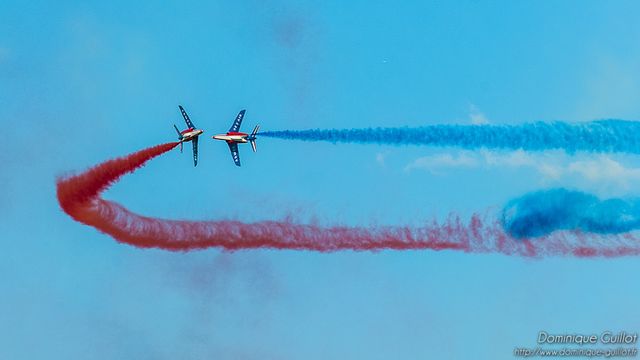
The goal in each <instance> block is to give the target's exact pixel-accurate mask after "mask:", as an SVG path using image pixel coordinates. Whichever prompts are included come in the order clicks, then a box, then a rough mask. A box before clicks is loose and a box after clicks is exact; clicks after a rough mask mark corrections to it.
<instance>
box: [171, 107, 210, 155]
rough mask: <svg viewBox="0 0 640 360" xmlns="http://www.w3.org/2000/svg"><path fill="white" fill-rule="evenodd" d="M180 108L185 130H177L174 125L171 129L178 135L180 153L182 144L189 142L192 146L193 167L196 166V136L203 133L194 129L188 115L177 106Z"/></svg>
mask: <svg viewBox="0 0 640 360" xmlns="http://www.w3.org/2000/svg"><path fill="white" fill-rule="evenodd" d="M178 107H179V108H180V112H181V113H182V117H183V118H184V122H185V123H187V129H186V130H182V131H180V130H178V127H177V126H176V125H175V124H174V125H173V127H174V128H175V129H176V132H177V133H178V141H180V152H182V143H185V142H189V141H191V143H192V144H193V166H197V165H198V136H200V134H202V133H203V132H204V130H201V129H196V127H195V126H194V125H193V123H192V122H191V119H189V115H187V112H186V111H184V108H183V107H182V105H178Z"/></svg>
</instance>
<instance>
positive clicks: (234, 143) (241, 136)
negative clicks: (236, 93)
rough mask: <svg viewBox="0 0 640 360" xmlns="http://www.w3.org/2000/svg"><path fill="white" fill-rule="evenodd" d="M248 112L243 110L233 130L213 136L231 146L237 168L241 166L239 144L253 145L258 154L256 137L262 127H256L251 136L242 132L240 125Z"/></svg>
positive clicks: (232, 126)
mask: <svg viewBox="0 0 640 360" xmlns="http://www.w3.org/2000/svg"><path fill="white" fill-rule="evenodd" d="M245 112H246V110H242V111H240V112H239V113H238V116H236V119H235V120H234V121H233V124H232V125H231V128H230V129H229V131H228V132H227V133H226V134H218V135H214V136H212V138H213V139H215V140H224V141H226V142H227V145H229V150H231V157H232V158H233V162H234V163H235V164H236V166H240V154H239V153H238V144H245V143H251V148H252V149H253V152H256V135H257V134H258V130H259V129H260V125H256V127H255V128H253V131H252V132H251V134H247V133H242V132H240V125H242V119H243V118H244V113H245Z"/></svg>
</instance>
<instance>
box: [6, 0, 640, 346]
mask: <svg viewBox="0 0 640 360" xmlns="http://www.w3.org/2000/svg"><path fill="white" fill-rule="evenodd" d="M638 10H639V9H638V5H637V4H636V3H635V2H623V1H619V2H615V3H611V2H608V3H605V2H590V1H564V2H551V1H540V2H535V3H534V2H520V1H518V2H516V1H509V2H506V1H503V2H498V1H496V2H490V3H485V4H478V3H477V2H471V1H469V2H462V1H459V2H446V3H445V2H403V3H400V4H399V3H397V2H391V1H376V2H373V3H372V2H365V1H353V2H348V3H347V4H345V3H344V2H338V1H331V2H323V3H317V2H287V1H237V2H224V3H223V2H216V3H211V4H209V5H206V6H203V5H202V4H197V3H192V4H189V3H185V2H171V3H165V4H162V5H158V4H156V3H154V2H138V3H137V4H130V3H129V2H124V1H114V2H108V3H105V2H97V1H88V2H85V3H84V4H82V5H76V4H73V3H71V2H46V1H40V2H31V3H29V4H25V3H24V2H18V1H4V2H2V3H1V4H0V122H1V125H2V128H3V129H4V136H3V139H4V141H3V142H2V143H1V145H0V150H2V151H0V161H1V162H2V166H3V169H2V171H1V172H0V185H2V190H1V191H0V214H2V220H0V230H1V231H2V234H3V236H2V244H3V246H4V248H3V250H2V251H1V252H0V279H1V281H0V293H1V294H2V296H0V319H2V323H3V324H4V326H2V327H0V358H9V359H34V358H47V359H70V358H96V359H100V358H104V359H111V358H118V357H126V358H139V359H146V358H149V359H165V358H166V359H170V358H171V359H173V358H184V359H201V358H207V357H216V358H220V359H253V358H260V359H265V358H266V359H300V358H306V359H327V358H367V359H386V358H430V357H434V358H442V359H447V358H451V359H457V358H469V357H474V358H493V359H501V358H505V359H506V358H511V354H512V351H513V348H514V347H516V346H529V345H531V346H532V345H533V343H534V341H535V336H536V335H537V332H538V331H540V330H548V331H556V332H574V331H575V332H600V331H603V330H608V329H611V330H618V329H620V330H625V329H626V330H629V331H634V330H637V329H638V326H639V325H640V324H638V321H637V319H634V318H633V317H632V316H629V314H631V313H633V310H634V306H636V304H637V303H638V300H640V291H638V289H637V287H634V286H633V285H632V284H633V283H632V281H633V274H636V273H637V272H638V270H640V269H639V266H638V264H637V261H636V259H634V258H623V259H608V260H607V259H599V260H576V259H564V258H551V259H541V260H531V259H521V258H510V257H507V256H503V255H470V254H460V253H454V252H431V251H410V252H396V251H382V252H376V253H366V252H365V253H357V252H341V253H333V254H317V253H309V252H295V251H273V250H260V251H255V250H253V251H240V252H235V253H225V252H221V251H218V250H215V249H212V250H207V251H198V252H193V253H169V252H164V251H159V250H140V249H136V248H133V247H129V246H125V245H120V244H117V243H116V242H115V241H114V240H113V239H111V238H109V237H107V236H104V235H101V234H99V233H97V232H96V231H95V230H94V229H92V228H88V227H85V226H82V225H79V224H77V223H75V222H73V221H72V220H71V219H70V218H68V217H67V216H66V215H65V214H64V213H62V211H61V210H60V209H59V207H58V204H57V202H56V199H55V178H56V177H57V176H60V175H63V174H66V173H68V172H70V171H80V170H82V169H84V168H86V167H88V166H91V165H93V164H96V163H98V162H100V161H103V160H105V159H108V158H110V157H113V156H117V155H122V154H127V153H129V152H132V151H135V150H138V149H141V148H143V147H146V146H149V145H154V144H157V143H160V142H165V141H172V140H174V139H175V132H174V130H173V129H172V124H173V123H177V124H179V125H180V124H181V118H180V114H179V112H178V108H177V105H178V104H182V105H183V106H185V108H186V109H187V111H188V112H189V114H190V115H191V118H192V120H193V121H194V122H195V124H196V125H197V126H199V127H201V128H204V129H205V131H206V132H205V134H204V135H206V138H204V139H202V140H203V141H201V148H200V164H199V165H198V167H197V168H193V167H192V165H191V164H192V163H191V158H190V155H189V154H188V152H187V153H185V154H180V153H179V151H177V150H174V151H172V152H170V153H169V154H166V155H165V156H162V157H160V158H158V159H156V160H154V161H153V162H151V163H150V164H149V165H148V166H147V167H145V168H144V169H142V170H140V171H139V172H137V173H136V174H134V175H132V176H128V177H126V178H125V179H124V180H123V181H122V182H120V183H118V184H117V185H116V186H114V187H113V189H111V190H109V191H108V192H107V194H106V197H107V198H109V199H112V200H116V201H119V202H121V203H123V204H124V205H126V206H127V207H128V208H130V209H131V210H133V211H136V212H140V213H142V214H145V215H150V216H161V217H166V218H177V219H203V220H204V219H221V218H227V219H239V220H243V221H254V220H259V219H278V218H281V217H283V216H287V215H292V216H294V217H295V218H297V219H299V220H300V221H305V222H306V221H320V222H322V223H327V224H336V223H340V224H354V225H362V224H370V223H379V224H391V225H395V224H420V223H422V222H424V221H425V220H430V219H432V218H434V217H435V218H442V217H445V216H446V215H447V214H449V213H450V212H457V213H460V214H462V215H463V216H468V215H469V214H471V213H473V212H481V213H489V214H494V213H497V212H498V211H499V209H500V208H501V207H502V206H503V205H504V204H505V203H506V202H507V201H509V200H510V199H512V198H514V197H517V196H520V195H522V194H524V193H526V192H528V191H534V190H539V189H543V188H549V187H556V186H564V187H568V188H574V189H579V190H585V191H589V192H593V193H595V194H597V195H599V196H603V197H608V196H638V195H639V194H640V186H638V185H637V184H638V181H637V180H638V179H640V161H639V160H638V158H637V157H636V156H631V155H611V154H604V155H593V154H580V153H579V154H573V155H567V154H564V153H561V152H547V153H537V154H536V153H523V152H494V151H477V152H469V151H460V150H458V149H453V148H444V149H442V148H440V149H438V148H427V147H415V146H411V147H409V146H407V147H403V146H400V147H393V146H374V145H351V144H338V145H333V144H328V143H309V142H287V141H282V140H278V139H266V138H265V139H259V140H258V153H257V154H253V153H251V151H250V150H249V149H248V146H245V147H243V148H241V150H240V156H241V159H242V162H243V166H242V168H236V167H235V166H234V165H233V163H232V161H231V158H230V156H229V153H228V149H227V148H226V146H225V145H224V144H221V143H219V142H214V141H213V140H210V139H209V136H211V135H213V134H215V133H218V132H223V131H225V130H226V129H228V127H229V126H230V124H231V121H232V120H233V118H234V116H235V115H236V113H237V112H238V111H239V110H240V109H242V108H246V109H247V115H246V117H245V123H244V126H243V129H244V130H250V129H251V127H252V126H253V125H254V124H255V123H257V122H259V123H260V124H261V125H262V127H263V129H264V130H281V129H307V128H334V127H335V128H352V127H354V128H355V127H369V126H420V125H425V124H438V123H463V124H471V123H473V122H489V123H497V124H503V123H513V124H517V123H522V122H529V121H537V120H544V121H550V120H565V121H570V122H576V121H587V120H593V119H602V118H623V119H629V120H632V119H638V118H640V105H638V99H640V75H639V74H640V61H638V60H640V50H639V49H640V48H639V47H638V44H639V43H640V41H639V40H640V25H638V22H637V17H636V16H635V14H637V13H638Z"/></svg>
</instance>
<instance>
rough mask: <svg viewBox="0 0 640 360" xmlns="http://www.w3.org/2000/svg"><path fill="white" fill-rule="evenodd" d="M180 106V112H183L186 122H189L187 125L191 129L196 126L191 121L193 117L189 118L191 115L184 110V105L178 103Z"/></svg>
mask: <svg viewBox="0 0 640 360" xmlns="http://www.w3.org/2000/svg"><path fill="white" fill-rule="evenodd" d="M178 107H179V108H180V112H181V113H182V117H183V118H184V122H186V123H187V127H188V128H189V129H192V128H194V127H195V126H193V123H192V122H191V119H189V115H187V112H186V111H184V108H183V107H182V105H178Z"/></svg>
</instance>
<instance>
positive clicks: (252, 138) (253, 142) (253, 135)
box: [249, 124, 260, 152]
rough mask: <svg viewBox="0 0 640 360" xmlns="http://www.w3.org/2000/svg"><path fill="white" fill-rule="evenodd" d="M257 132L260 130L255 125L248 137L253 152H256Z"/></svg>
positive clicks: (258, 126)
mask: <svg viewBox="0 0 640 360" xmlns="http://www.w3.org/2000/svg"><path fill="white" fill-rule="evenodd" d="M258 130H260V125H259V124H258V125H256V127H254V128H253V131H252V132H251V136H249V142H250V143H251V148H252V149H253V152H256V151H257V149H256V135H257V134H258Z"/></svg>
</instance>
